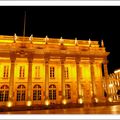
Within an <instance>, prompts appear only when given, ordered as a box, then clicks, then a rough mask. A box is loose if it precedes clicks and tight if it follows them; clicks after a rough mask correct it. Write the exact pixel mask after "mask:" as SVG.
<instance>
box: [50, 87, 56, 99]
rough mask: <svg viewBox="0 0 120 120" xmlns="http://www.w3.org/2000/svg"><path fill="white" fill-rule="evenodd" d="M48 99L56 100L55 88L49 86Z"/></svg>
mask: <svg viewBox="0 0 120 120" xmlns="http://www.w3.org/2000/svg"><path fill="white" fill-rule="evenodd" d="M49 99H50V100H56V86H55V85H50V86H49Z"/></svg>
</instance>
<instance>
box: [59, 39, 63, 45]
mask: <svg viewBox="0 0 120 120" xmlns="http://www.w3.org/2000/svg"><path fill="white" fill-rule="evenodd" d="M60 44H61V45H62V44H63V38H62V37H61V38H60Z"/></svg>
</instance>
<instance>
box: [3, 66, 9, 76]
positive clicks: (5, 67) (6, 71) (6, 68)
mask: <svg viewBox="0 0 120 120" xmlns="http://www.w3.org/2000/svg"><path fill="white" fill-rule="evenodd" d="M8 72H9V66H4V71H3V78H8Z"/></svg>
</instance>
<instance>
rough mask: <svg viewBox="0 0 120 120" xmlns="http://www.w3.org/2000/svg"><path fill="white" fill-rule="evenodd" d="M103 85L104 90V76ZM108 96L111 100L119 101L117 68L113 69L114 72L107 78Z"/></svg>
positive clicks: (119, 80) (119, 86)
mask: <svg viewBox="0 0 120 120" xmlns="http://www.w3.org/2000/svg"><path fill="white" fill-rule="evenodd" d="M103 81H104V83H103V86H104V88H105V91H106V87H105V86H106V81H105V78H104V80H103ZM108 81H109V82H108V92H107V93H106V94H108V96H110V98H111V102H114V101H119V99H120V69H117V70H115V71H114V73H111V74H110V75H109V78H108Z"/></svg>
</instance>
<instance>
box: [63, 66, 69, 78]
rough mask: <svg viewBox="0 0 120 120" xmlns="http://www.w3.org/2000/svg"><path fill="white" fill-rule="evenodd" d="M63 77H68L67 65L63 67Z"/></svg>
mask: <svg viewBox="0 0 120 120" xmlns="http://www.w3.org/2000/svg"><path fill="white" fill-rule="evenodd" d="M64 77H65V78H66V79H68V78H69V75H68V67H65V68H64Z"/></svg>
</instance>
